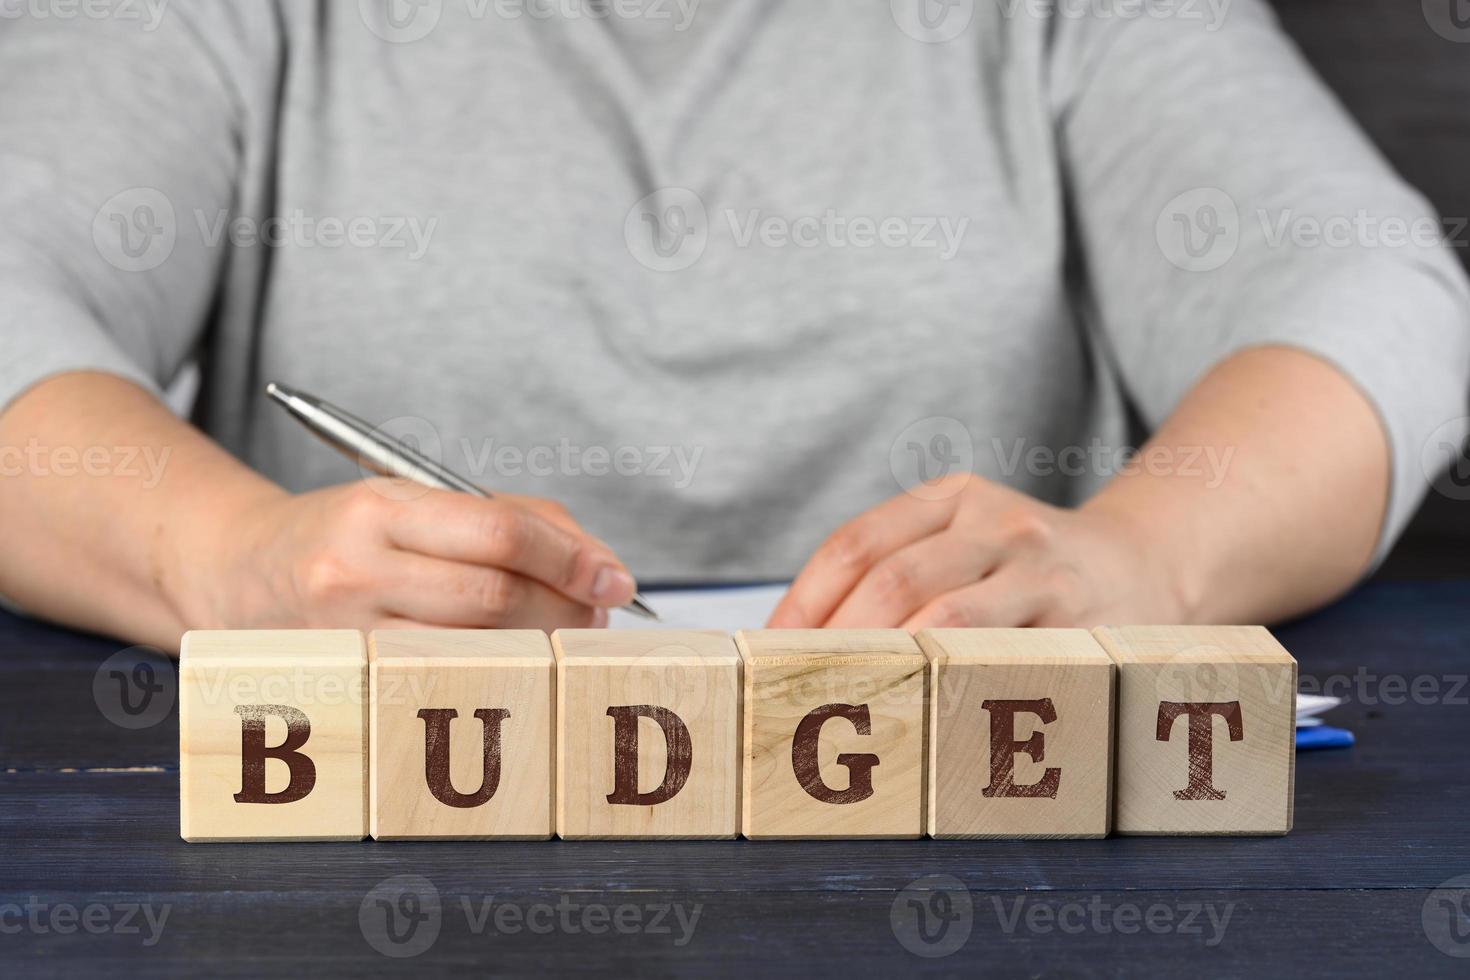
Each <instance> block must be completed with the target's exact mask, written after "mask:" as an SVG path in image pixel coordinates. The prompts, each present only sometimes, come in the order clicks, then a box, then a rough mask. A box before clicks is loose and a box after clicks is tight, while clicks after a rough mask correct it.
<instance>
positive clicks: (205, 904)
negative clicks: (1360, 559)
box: [0, 581, 1470, 978]
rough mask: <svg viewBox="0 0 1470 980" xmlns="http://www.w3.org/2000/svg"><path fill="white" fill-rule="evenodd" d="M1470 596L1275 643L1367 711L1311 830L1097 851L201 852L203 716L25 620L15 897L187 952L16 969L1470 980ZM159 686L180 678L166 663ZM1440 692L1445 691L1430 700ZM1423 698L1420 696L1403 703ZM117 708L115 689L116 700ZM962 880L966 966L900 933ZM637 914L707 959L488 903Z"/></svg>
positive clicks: (652, 939) (6, 644) (57, 951)
mask: <svg viewBox="0 0 1470 980" xmlns="http://www.w3.org/2000/svg"><path fill="white" fill-rule="evenodd" d="M1467 607H1470V582H1464V581H1461V582H1440V583H1420V582H1399V583H1389V584H1383V583H1378V584H1373V585H1370V586H1366V587H1364V588H1362V589H1359V590H1358V591H1357V592H1355V593H1354V594H1353V595H1352V596H1350V597H1349V598H1347V599H1345V600H1344V601H1342V602H1340V603H1338V604H1336V605H1335V606H1333V607H1332V608H1330V609H1328V610H1326V611H1324V612H1322V613H1320V614H1318V615H1315V616H1312V617H1310V618H1308V619H1305V620H1302V621H1300V622H1298V623H1293V624H1290V625H1288V626H1285V627H1282V628H1280V629H1279V630H1276V631H1275V632H1276V633H1277V635H1278V636H1279V637H1280V638H1281V640H1282V642H1283V644H1284V645H1285V646H1286V647H1287V648H1288V649H1290V650H1291V651H1292V653H1293V654H1294V655H1295V656H1296V657H1297V659H1298V660H1299V661H1300V662H1301V665H1302V675H1301V681H1302V685H1303V689H1304V690H1312V691H1321V690H1323V689H1324V688H1326V689H1327V690H1328V692H1329V693H1337V694H1340V695H1344V696H1346V697H1347V698H1348V703H1346V704H1344V705H1343V706H1342V707H1340V708H1338V709H1335V710H1334V711H1333V712H1332V714H1331V715H1330V718H1331V722H1332V724H1337V725H1341V726H1342V727H1345V728H1349V729H1352V730H1353V731H1354V732H1355V733H1356V734H1357V736H1358V744H1357V746H1356V747H1355V748H1353V749H1350V750H1342V751H1333V752H1310V753H1303V754H1302V755H1301V757H1300V759H1299V760H1298V771H1297V813H1296V826H1295V827H1294V829H1293V831H1292V833H1291V834H1290V835H1288V836H1286V837H1252V838H1238V837H1161V838H1153V839H1139V838H1130V837H1116V836H1115V837H1112V838H1109V839H1106V840H1096V841H1049V840H1030V841H1026V840H1018V841H984V840H955V841H933V840H918V841H914V840H899V841H869V842H866V843H864V844H862V845H860V846H854V845H852V844H850V843H848V842H844V841H791V842H768V843H764V844H762V845H760V846H751V845H749V844H746V843H743V842H740V841H699V842H679V841H670V842H665V843H660V844H657V845H649V844H645V843H642V842H637V841H630V842H620V841H603V842H598V841H590V842H577V843H567V842H560V841H554V840H553V841H548V842H544V843H538V844H534V845H528V844H520V843H514V842H488V843H470V844H456V843H446V844H438V843H396V844H377V843H374V842H371V841H368V842H362V843H340V844H333V843H323V844H312V845H309V846H307V845H281V846H270V847H261V846H258V845H254V844H243V843H237V844H216V845H212V846H210V847H207V848H201V847H194V846H191V845H189V844H186V843H184V842H183V841H181V840H179V838H178V836H177V835H176V833H175V831H174V827H175V820H176V819H177V815H178V805H179V774H178V772H177V770H176V766H177V762H178V745H179V742H178V734H179V732H178V725H177V716H176V714H174V713H167V714H164V715H163V716H162V717H161V718H160V720H158V722H157V723H156V724H153V725H151V726H149V727H143V728H138V729H122V728H119V727H117V726H116V725H115V724H113V723H112V722H111V721H109V719H108V717H107V715H106V714H105V713H104V712H103V711H102V710H99V707H100V705H99V704H98V703H94V693H93V691H94V688H93V682H94V678H95V677H96V676H97V674H98V672H99V669H100V668H102V667H104V666H105V665H106V663H107V661H108V659H109V658H110V657H112V656H113V655H114V654H116V653H117V652H119V651H120V650H121V649H123V648H124V647H126V644H123V643H118V642H114V641H109V640H106V639H104V638H99V637H95V636H88V635H84V634H79V633H74V632H71V631H67V630H61V629H54V628H51V627H47V626H44V625H42V624H38V623H35V622H32V621H29V620H25V619H20V618H17V617H14V616H10V615H8V614H5V613H0V675H3V678H4V683H0V904H3V903H21V904H23V903H25V902H28V901H30V900H31V897H32V896H35V897H36V898H37V899H39V900H40V901H44V902H51V903H71V904H73V905H76V906H77V907H85V906H86V905H87V904H88V903H90V902H94V901H103V902H133V903H145V902H151V903H154V904H156V905H159V906H162V905H165V904H167V905H168V906H169V907H170V908H171V910H172V911H171V914H170V917H169V919H168V923H167V927H166V929H165V932H164V935H163V937H162V940H161V941H160V942H158V943H157V944H155V945H153V946H143V945H142V943H141V941H140V937H138V936H136V935H133V936H128V935H116V934H107V935H91V934H88V933H86V932H85V931H80V930H79V931H78V932H76V933H72V934H62V933H57V932H55V931H52V930H49V927H48V931H46V932H37V931H32V930H31V929H29V928H23V929H22V930H21V931H20V932H18V933H15V934H7V935H5V936H4V937H3V938H0V969H3V970H4V971H5V972H6V973H7V975H15V976H27V977H31V976H35V977H67V978H72V977H116V976H118V975H119V974H120V973H146V974H147V975H150V976H179V977H193V976H197V975H198V973H199V968H200V966H199V965H200V964H201V963H208V964H209V972H210V973H211V974H215V975H221V976H252V977H253V976H260V975H262V974H273V973H282V972H284V971H298V970H300V969H303V968H306V969H310V971H311V972H312V975H313V976H325V977H333V976H344V977H348V976H389V975H393V974H395V973H401V972H402V970H403V969H404V967H405V965H408V966H409V967H410V968H411V969H415V970H418V971H419V972H421V973H423V974H425V975H437V974H449V973H455V974H463V973H464V972H466V971H479V972H484V971H485V970H495V971H499V972H505V973H512V974H514V973H525V972H536V973H539V974H543V975H547V976H555V975H560V974H564V973H569V972H575V971H578V970H585V969H586V968H587V965H588V964H589V963H592V962H596V963H597V964H599V965H600V966H602V967H605V968H607V969H611V970H618V969H621V970H625V971H628V972H641V973H643V974H654V975H659V974H668V973H679V974H681V975H702V976H728V975H732V974H735V975H746V974H749V973H751V972H759V973H761V974H763V975H765V974H769V975H773V976H781V975H793V976H794V975H801V976H826V975H834V974H835V975H839V976H844V975H845V976H853V975H858V974H861V973H864V972H868V973H871V972H873V971H885V972H890V973H900V972H902V973H909V972H923V971H928V972H930V973H932V974H937V975H946V974H947V975H953V974H967V973H968V974H974V973H980V972H984V973H993V974H1001V975H1011V974H1025V975H1036V974H1056V975H1064V976H1135V975H1139V974H1145V975H1158V976H1172V975H1175V974H1178V973H1184V972H1195V973H1197V972H1199V971H1200V970H1201V969H1204V970H1206V971H1207V972H1209V973H1211V974H1219V975H1226V976H1252V977H1262V976H1274V975H1277V974H1279V973H1283V972H1290V973H1300V974H1303V975H1314V974H1318V973H1328V972H1330V973H1332V974H1333V975H1334V976H1364V977H1374V976H1378V975H1380V974H1381V973H1382V970H1383V964H1384V963H1385V962H1391V963H1393V964H1394V965H1395V968H1396V969H1400V970H1402V971H1403V972H1405V973H1406V974H1410V975H1413V976H1414V977H1439V976H1444V977H1454V976H1462V975H1463V973H1464V963H1465V960H1463V959H1452V958H1450V957H1449V956H1446V955H1444V954H1443V953H1441V952H1440V951H1439V950H1438V949H1437V948H1436V947H1434V946H1433V945H1432V944H1430V943H1429V942H1428V940H1427V939H1426V938H1425V936H1424V932H1423V926H1422V921H1421V914H1422V910H1423V907H1424V905H1425V902H1426V900H1427V899H1428V898H1429V896H1430V895H1431V892H1432V890H1433V889H1435V888H1436V887H1437V886H1438V885H1439V884H1440V883H1442V882H1443V881H1445V880H1446V879H1447V878H1450V877H1453V876H1454V875H1458V874H1461V873H1467V872H1470V868H1466V867H1465V855H1466V854H1470V824H1467V822H1466V821H1465V820H1464V810H1465V806H1466V804H1467V802H1470V770H1467V768H1466V766H1465V764H1464V745H1465V744H1466V743H1467V741H1470V710H1467V708H1466V703H1467V695H1470V687H1467V685H1466V673H1467V669H1466V661H1465V651H1466V650H1467V649H1470V619H1467V617H1466V616H1465V615H1464V610H1465V609H1466V608H1467ZM155 666H156V667H157V668H158V669H159V671H160V677H167V676H171V675H170V674H169V673H168V672H169V671H170V670H171V669H172V668H171V666H170V661H169V660H168V659H167V658H163V657H158V658H156V663H155ZM1416 681H1418V682H1420V683H1421V684H1426V683H1427V684H1430V685H1431V687H1432V692H1431V693H1432V696H1429V697H1420V696H1416V695H1414V694H1413V693H1412V684H1413V682H1416ZM1400 685H1402V686H1400ZM106 690H107V692H108V693H109V694H115V691H114V689H113V688H112V687H111V686H108V687H107V688H106ZM398 875H419V876H422V877H424V878H427V879H428V880H429V881H431V882H432V883H433V884H434V886H435V887H436V888H437V889H438V890H439V892H440V894H441V898H442V905H443V907H444V909H445V910H446V914H447V915H449V916H451V917H452V918H450V919H448V920H446V925H445V927H444V929H443V930H442V931H441V933H440V935H439V938H438V940H437V941H436V942H435V944H434V946H433V948H432V949H430V950H429V951H427V952H426V953H424V954H423V955H422V956H420V957H418V958H416V959H413V960H410V961H406V962H405V961H401V960H391V959H388V958H386V957H384V956H382V955H380V954H379V953H377V952H376V951H375V950H373V949H372V948H370V947H369V946H368V944H367V943H366V942H364V939H363V936H362V933H361V931H360V930H359V926H358V915H359V910H360V906H361V904H362V902H363V901H364V899H365V897H366V896H367V895H368V894H369V892H370V891H371V889H373V888H374V887H375V886H376V885H377V884H378V883H380V882H382V881H383V880H385V879H388V878H391V877H394V876H398ZM928 875H950V876H952V877H953V878H955V879H956V880H957V881H959V882H960V883H961V884H962V885H963V886H964V887H966V888H967V889H969V890H970V891H971V892H973V894H974V902H975V908H976V909H977V910H978V912H977V916H978V918H977V924H976V926H975V929H974V932H973V933H972V935H971V937H970V939H969V941H968V942H967V943H966V944H965V945H964V946H963V947H962V948H961V949H960V950H958V951H957V952H955V953H954V954H953V955H951V956H948V957H945V958H941V959H935V960H924V959H920V958H918V957H916V956H915V955H914V954H912V953H910V952H909V951H908V950H907V949H905V948H904V947H902V946H901V945H900V944H899V943H898V942H897V940H896V938H895V936H894V933H893V930H892V928H891V926H890V922H889V917H890V915H891V913H892V910H893V907H894V905H895V903H898V902H901V901H903V900H905V897H906V896H905V891H904V890H905V889H906V888H907V887H908V886H909V885H910V884H911V883H913V882H914V881H915V880H916V879H919V878H922V877H924V876H928ZM486 896H498V899H497V900H499V899H503V900H504V901H506V902H509V903H523V904H524V903H531V902H536V901H542V902H547V901H550V902H555V901H559V900H560V899H561V897H562V896H567V897H568V900H569V901H577V902H580V903H582V904H584V905H591V904H595V903H601V904H602V905H604V906H606V907H609V908H616V907H618V906H619V905H622V904H627V903H637V902H643V901H650V902H658V901H664V902H673V901H683V902H686V903H689V904H690V905H691V906H692V905H693V904H695V903H703V914H702V917H701V920H700V923H699V925H698V928H697V930H696V932H695V935H694V938H693V940H692V941H691V942H689V943H687V944H685V945H683V946H675V945H674V944H673V942H672V941H671V937H669V936H658V935H633V936H628V935H618V934H616V933H603V934H591V933H588V932H586V931H585V930H583V931H579V932H577V933H575V934H570V933H568V932H566V931H565V930H562V929H560V928H558V929H555V930H553V931H552V932H550V933H534V932H532V931H530V930H529V929H522V930H521V931H520V932H519V933H516V934H508V933H493V934H492V933H490V932H486V931H481V932H479V933H476V932H473V931H472V930H471V929H470V928H469V926H468V923H467V920H466V918H465V915H464V912H463V905H462V903H463V902H464V901H469V902H471V907H472V908H475V909H477V910H478V908H479V906H478V903H479V902H480V901H481V900H482V899H483V898H484V897H486ZM1094 896H1096V897H1097V898H1098V900H1099V901H1101V902H1114V903H1117V902H1122V901H1127V900H1130V899H1131V900H1132V901H1134V902H1135V903H1137V904H1138V905H1139V906H1141V907H1143V908H1145V909H1146V908H1148V907H1149V906H1151V905H1153V904H1155V903H1165V904H1167V905H1169V906H1170V907H1171V908H1177V907H1179V904H1180V903H1187V902H1191V901H1195V902H1206V901H1214V902H1219V903H1223V902H1234V903H1235V911H1234V914H1233V918H1232V919H1231V925H1230V929H1229V932H1228V934H1227V936H1226V938H1225V941H1224V942H1222V943H1220V944H1218V945H1216V946H1213V947H1205V946H1204V945H1203V939H1202V937H1200V936H1189V935H1179V934H1170V935H1154V934H1152V933H1150V932H1148V930H1147V929H1144V930H1141V931H1140V932H1137V933H1132V934H1127V933H1122V932H1119V931H1117V930H1111V931H1108V932H1105V933H1104V932H1098V931H1094V930H1091V929H1088V930H1086V931H1083V932H1081V933H1064V932H1061V931H1059V930H1053V931H1052V932H1050V933H1046V934H1043V933H1038V932H1032V931H1030V930H1028V929H1027V928H1026V927H1025V926H1024V923H1025V918H1024V917H1023V918H1022V919H1021V920H1020V922H1021V925H1020V926H1018V927H1017V928H1016V929H1013V930H1011V931H1006V930H1005V929H1004V928H1002V926H1001V924H1000V923H999V921H998V919H997V918H996V912H995V908H994V902H995V901H996V900H999V901H1000V902H1002V904H1003V911H1004V912H1005V914H1006V915H1007V916H1010V915H1011V914H1012V907H1013V903H1014V902H1016V901H1017V900H1018V899H1021V900H1025V901H1026V903H1027V907H1028V908H1029V907H1031V905H1032V904H1034V903H1040V904H1043V905H1053V904H1054V903H1065V902H1079V901H1080V902H1084V903H1086V902H1088V901H1090V900H1091V899H1092V898H1093V897H1094Z"/></svg>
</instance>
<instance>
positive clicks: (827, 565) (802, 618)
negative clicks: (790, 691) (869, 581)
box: [769, 494, 955, 629]
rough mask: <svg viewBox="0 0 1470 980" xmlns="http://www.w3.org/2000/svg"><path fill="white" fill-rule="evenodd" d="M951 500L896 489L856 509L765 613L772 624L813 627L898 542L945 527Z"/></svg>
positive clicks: (951, 514)
mask: <svg viewBox="0 0 1470 980" xmlns="http://www.w3.org/2000/svg"><path fill="white" fill-rule="evenodd" d="M954 512H955V500H954V498H953V497H948V498H945V499H943V500H920V499H919V498H918V497H914V496H911V495H909V494H901V495H899V496H897V497H893V498H892V499H890V500H887V501H884V502H883V503H881V504H879V505H878V506H877V507H874V508H873V509H872V510H869V511H867V512H866V513H863V514H860V515H859V516H858V517H856V518H854V519H853V520H851V521H848V522H847V523H846V524H844V525H843V526H842V527H840V528H838V529H837V530H836V531H834V532H833V533H832V536H831V537H829V538H828V539H827V540H826V541H825V542H824V543H823V544H822V546H821V547H820V548H818V549H817V551H816V553H815V554H813V555H812V557H811V560H810V561H808V562H807V563H806V567H805V568H803V569H802V570H801V574H799V575H797V576H796V581H794V582H792V583H791V588H790V590H789V591H788V592H787V593H786V595H785V596H784V597H783V598H782V599H781V602H780V604H779V605H778V606H777V607H776V611H775V612H774V613H772V614H771V620H770V623H769V625H770V626H771V627H772V628H788V629H790V628H800V627H804V626H806V627H811V626H819V625H821V624H822V623H824V622H826V621H827V619H828V618H829V617H830V616H831V615H832V613H833V611H835V610H836V609H837V607H838V605H839V604H840V603H841V602H842V600H843V599H844V598H845V597H846V596H847V594H848V593H849V592H850V591H852V588H853V586H855V585H857V583H858V582H859V581H860V580H861V579H862V577H863V576H864V575H866V574H867V573H868V570H869V569H871V568H872V567H873V566H874V565H875V564H877V563H878V562H879V561H881V560H882V559H884V558H886V557H888V556H889V555H891V554H893V553H894V552H895V551H897V550H898V549H899V548H902V547H903V546H904V545H907V544H912V543H913V542H915V541H918V540H920V539H922V538H927V537H928V536H930V535H931V534H935V533H937V532H939V531H942V530H943V529H944V528H946V527H948V526H949V522H950V520H951V519H953V517H954Z"/></svg>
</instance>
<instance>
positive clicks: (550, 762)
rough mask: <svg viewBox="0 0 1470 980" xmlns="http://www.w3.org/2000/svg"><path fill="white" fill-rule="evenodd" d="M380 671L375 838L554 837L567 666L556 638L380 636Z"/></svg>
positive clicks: (371, 644) (371, 663) (372, 653)
mask: <svg viewBox="0 0 1470 980" xmlns="http://www.w3.org/2000/svg"><path fill="white" fill-rule="evenodd" d="M368 672H369V680H370V690H371V696H372V712H371V716H372V739H371V743H372V752H371V762H370V766H369V770H370V780H369V789H370V799H371V808H372V809H371V820H370V828H369V829H370V830H371V832H372V836H373V837H374V838H375V839H377V840H494V839H497V838H499V839H509V840H545V839H547V838H549V837H550V836H551V834H552V832H553V829H554V827H553V820H552V807H551V796H552V770H553V767H554V765H555V761H554V753H553V742H554V728H555V726H554V724H553V712H554V692H553V687H554V685H555V681H556V662H555V660H554V659H553V657H552V653H551V643H550V642H549V641H548V640H547V638H546V634H545V633H542V632H540V631H538V630H419V631H412V630H406V631H376V632H374V633H372V634H371V635H370V636H369V637H368ZM446 711H452V712H453V713H454V716H453V717H449V716H448V715H447V714H445V712H446ZM426 712H427V713H428V714H427V717H426V716H425V713H426ZM477 712H479V713H480V716H478V717H477ZM445 763H447V769H448V771H447V774H446V773H444V772H443V766H444V764H445ZM446 775H447V779H445V778H444V777H445V776H446ZM482 797H483V798H482Z"/></svg>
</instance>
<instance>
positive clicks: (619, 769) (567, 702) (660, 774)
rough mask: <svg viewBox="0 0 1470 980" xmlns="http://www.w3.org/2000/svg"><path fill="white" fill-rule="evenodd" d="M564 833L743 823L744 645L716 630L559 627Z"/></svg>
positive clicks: (715, 833)
mask: <svg viewBox="0 0 1470 980" xmlns="http://www.w3.org/2000/svg"><path fill="white" fill-rule="evenodd" d="M552 644H553V646H554V648H555V651H556V670H557V684H556V698H557V764H556V765H557V768H556V772H557V786H556V825H557V833H558V835H560V836H561V837H563V838H566V839H569V840H587V839H639V838H651V839H663V840H671V839H680V838H729V837H734V836H735V835H736V834H737V833H738V831H739V800H740V789H739V775H740V774H739V759H740V748H739V745H740V655H739V654H738V653H737V652H736V650H735V645H734V643H733V642H731V640H730V637H728V636H726V635H725V634H724V633H719V632H715V631H670V630H616V631H608V630H558V631H557V632H556V633H555V634H554V635H553V636H552Z"/></svg>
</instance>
